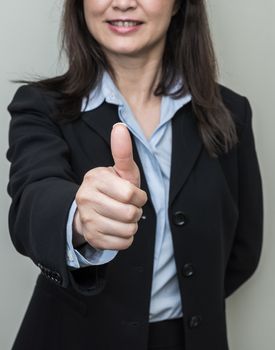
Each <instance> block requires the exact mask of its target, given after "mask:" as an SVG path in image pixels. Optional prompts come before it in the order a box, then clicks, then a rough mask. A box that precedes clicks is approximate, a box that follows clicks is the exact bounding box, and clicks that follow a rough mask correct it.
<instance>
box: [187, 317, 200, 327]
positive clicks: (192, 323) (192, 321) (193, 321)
mask: <svg viewBox="0 0 275 350" xmlns="http://www.w3.org/2000/svg"><path fill="white" fill-rule="evenodd" d="M201 321H202V317H201V316H200V315H194V316H191V317H190V318H189V327H190V328H196V327H198V326H199V325H200V324H201Z"/></svg>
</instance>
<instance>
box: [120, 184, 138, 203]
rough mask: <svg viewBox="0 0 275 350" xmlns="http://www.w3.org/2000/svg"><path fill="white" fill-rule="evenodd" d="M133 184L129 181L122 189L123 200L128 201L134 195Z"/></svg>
mask: <svg viewBox="0 0 275 350" xmlns="http://www.w3.org/2000/svg"><path fill="white" fill-rule="evenodd" d="M134 193H135V191H134V186H133V185H132V184H131V183H130V182H129V183H128V184H127V186H126V188H125V190H124V191H123V199H124V201H125V202H126V203H127V202H130V201H131V200H132V199H133V196H134Z"/></svg>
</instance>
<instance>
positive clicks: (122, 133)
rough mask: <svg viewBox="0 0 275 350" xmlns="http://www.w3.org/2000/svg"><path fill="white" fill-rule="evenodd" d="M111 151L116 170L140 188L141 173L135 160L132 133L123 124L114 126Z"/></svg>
mask: <svg viewBox="0 0 275 350" xmlns="http://www.w3.org/2000/svg"><path fill="white" fill-rule="evenodd" d="M111 151H112V156H113V159H114V163H115V164H114V167H113V168H114V170H115V171H116V173H117V174H118V175H119V176H120V177H121V178H123V179H125V180H128V181H130V182H131V183H132V184H133V185H135V186H137V187H140V173H139V169H138V166H137V165H136V163H135V161H134V158H133V147H132V140H131V136H130V133H129V131H128V129H127V127H126V125H125V124H123V123H116V124H114V125H113V130H112V132H111Z"/></svg>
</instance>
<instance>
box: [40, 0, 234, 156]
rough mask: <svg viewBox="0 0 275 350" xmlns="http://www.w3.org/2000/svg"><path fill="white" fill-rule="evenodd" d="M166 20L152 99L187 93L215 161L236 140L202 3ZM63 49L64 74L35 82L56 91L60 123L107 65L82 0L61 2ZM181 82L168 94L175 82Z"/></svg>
mask: <svg viewBox="0 0 275 350" xmlns="http://www.w3.org/2000/svg"><path fill="white" fill-rule="evenodd" d="M178 1H179V2H178V6H179V9H178V11H177V13H176V14H175V15H174V16H173V18H172V20H171V24H170V27H169V29H168V33H167V40H166V47H165V51H164V56H163V61H162V76H161V80H160V83H159V86H158V87H157V89H156V91H155V94H156V95H170V96H171V97H173V98H178V97H181V96H184V95H186V94H187V93H190V94H191V95H192V105H193V110H194V112H195V115H196V118H197V123H198V128H199V131H200V134H201V137H202V140H203V143H204V145H205V147H206V149H207V151H208V153H209V154H210V155H211V156H213V157H216V156H218V154H219V153H220V152H228V150H230V148H232V147H233V146H234V145H235V144H236V143H237V141H238V139H237V133H236V127H235V124H234V122H233V119H232V117H231V115H230V113H229V111H228V110H227V109H226V107H225V106H224V104H223V101H222V98H221V95H220V88H219V85H218V84H217V64H216V59H215V54H214V50H213V45H212V40H211V36H210V30H209V25H208V19H207V13H206V7H205V3H204V1H203V0H178ZM62 50H63V51H65V53H66V56H67V59H68V70H67V71H66V72H65V74H63V75H61V76H57V77H54V78H50V79H45V80H40V81H38V82H36V83H35V84H36V85H39V86H40V87H42V88H45V89H48V90H54V91H59V92H60V93H61V94H60V96H61V98H60V99H59V107H60V108H59V113H58V115H57V118H58V120H59V121H70V120H73V119H76V118H78V117H79V115H80V106H81V102H82V99H83V97H87V96H88V95H89V93H90V91H91V90H92V89H93V88H94V87H95V86H96V85H97V83H98V82H99V81H100V79H101V77H102V73H103V71H104V70H108V71H109V72H110V73H113V74H114V75H115V72H112V67H110V65H109V64H108V61H107V59H106V57H105V55H104V53H103V51H102V49H101V47H100V45H99V44H98V43H97V41H96V40H95V39H94V38H93V37H92V35H91V34H90V32H89V31H88V28H87V25H86V22H85V19H84V10H83V0H65V3H64V12H63V21H62ZM179 78H182V80H183V81H184V84H183V85H182V86H181V87H180V88H179V89H178V90H177V91H174V92H173V93H169V91H171V88H172V87H173V86H174V84H175V82H176V81H177V80H178V79H179Z"/></svg>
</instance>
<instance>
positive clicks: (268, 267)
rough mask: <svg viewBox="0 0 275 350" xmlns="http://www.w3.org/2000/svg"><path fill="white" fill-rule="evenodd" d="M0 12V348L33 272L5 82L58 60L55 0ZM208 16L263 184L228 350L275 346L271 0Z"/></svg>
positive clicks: (234, 0) (224, 1) (214, 4)
mask: <svg viewBox="0 0 275 350" xmlns="http://www.w3.org/2000/svg"><path fill="white" fill-rule="evenodd" d="M0 2H1V12H0V33H1V34H0V48H1V51H0V60H1V64H0V91H1V93H0V115H1V127H0V150H1V151H0V176H1V181H0V232H1V236H0V237H1V238H0V273H1V279H0V349H1V350H6V349H10V348H11V344H12V342H13V339H14V337H15V335H16V333H17V330H18V327H19V325H20V322H21V321H22V317H23V315H24V312H25V310H26V308H27V304H28V302H29V299H30V297H31V293H32V290H33V287H34V284H35V280H36V277H37V275H38V272H39V271H38V269H37V268H36V267H35V266H34V265H33V264H32V262H31V261H30V260H29V259H28V258H25V257H23V256H21V255H19V254H18V253H16V251H15V249H14V247H13V246H12V244H11V241H10V238H9V234H8V228H7V216H8V207H9V203H10V200H9V198H8V196H7V194H6V184H7V179H8V166H9V165H8V162H7V161H6V157H5V152H6V150H7V134H8V124H9V115H8V113H7V111H6V106H7V105H8V103H9V102H10V100H11V98H12V96H13V94H14V92H15V89H16V86H15V85H14V84H12V83H10V82H9V80H11V79H18V78H30V77H33V76H35V75H42V76H51V75H55V74H56V73H58V72H60V71H62V69H64V67H62V64H61V63H58V35H57V34H58V24H59V17H60V13H61V7H62V3H63V1H61V0H47V1H44V0H25V1H15V0H9V1H4V0H0ZM208 7H209V14H210V19H211V28H212V32H213V38H214V43H215V47H216V50H217V54H218V59H219V63H220V70H221V77H220V80H221V82H222V83H223V84H225V85H227V86H229V87H230V88H232V89H234V90H236V91H238V92H240V93H241V94H243V95H246V96H248V98H249V100H250V102H251V104H252V107H253V111H254V118H253V127H254V133H255V139H256V146H257V152H258V157H259V162H260V166H261V172H262V177H263V185H264V200H265V208H264V216H265V227H264V234H265V239H264V246H263V255H262V259H261V262H260V265H259V268H258V270H257V271H256V273H255V275H254V276H253V277H252V278H251V279H250V280H249V281H248V282H247V283H246V284H245V285H244V286H243V287H241V288H240V289H239V290H238V291H237V292H236V293H235V294H234V295H233V296H232V297H231V298H230V299H228V300H227V321H228V322H227V323H228V336H229V343H230V346H231V350H259V349H261V350H273V349H274V348H275V315H274V313H275V281H274V269H275V260H274V253H275V249H274V247H275V238H274V227H275V215H274V213H275V212H274V208H275V182H274V177H275V156H274V149H275V139H274V130H275V118H274V108H273V105H274V100H275V68H274V62H275V26H274V18H275V1H274V0H262V1H256V0H241V1H240V0H230V1H228V0H209V1H208Z"/></svg>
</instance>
